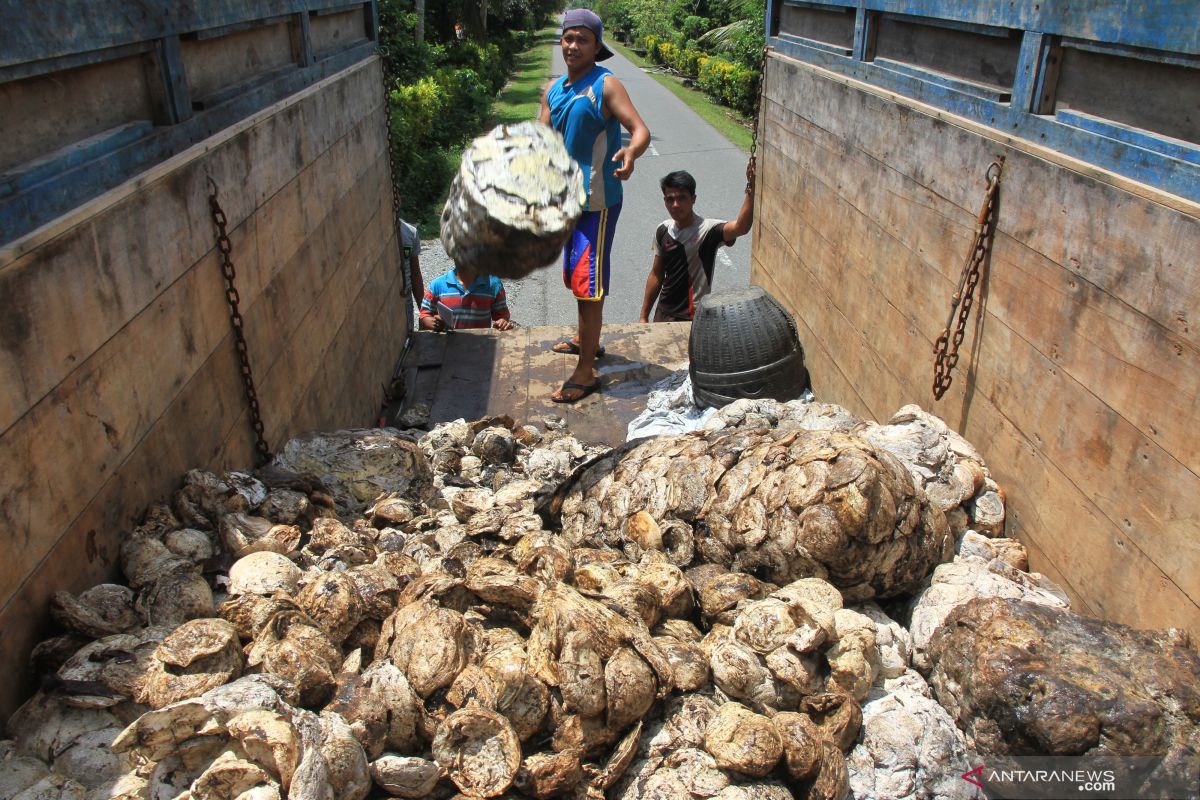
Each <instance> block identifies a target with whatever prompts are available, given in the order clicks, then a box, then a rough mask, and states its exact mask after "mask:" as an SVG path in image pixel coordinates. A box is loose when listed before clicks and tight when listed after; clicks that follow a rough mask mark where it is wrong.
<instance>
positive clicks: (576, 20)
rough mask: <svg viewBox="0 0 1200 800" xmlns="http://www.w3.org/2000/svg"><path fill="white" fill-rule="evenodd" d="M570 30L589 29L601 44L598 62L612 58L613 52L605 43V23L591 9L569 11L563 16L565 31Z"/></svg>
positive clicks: (597, 56)
mask: <svg viewBox="0 0 1200 800" xmlns="http://www.w3.org/2000/svg"><path fill="white" fill-rule="evenodd" d="M568 28H587V29H588V30H589V31H591V32H592V33H594V34H596V41H597V42H599V43H600V52H599V53H597V54H596V60H597V61H603V60H604V59H606V58H612V54H613V52H612V50H609V49H608V45H606V44H605V43H604V23H603V22H601V21H600V17H599V16H597V14H596V12H595V11H592V10H591V9H590V8H570V9H567V13H566V14H563V30H564V31H565V30H567V29H568Z"/></svg>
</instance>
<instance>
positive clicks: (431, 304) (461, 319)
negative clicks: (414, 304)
mask: <svg viewBox="0 0 1200 800" xmlns="http://www.w3.org/2000/svg"><path fill="white" fill-rule="evenodd" d="M439 303H441V304H442V305H444V306H446V307H447V308H449V309H450V310H451V311H452V312H453V313H454V328H455V330H462V329H466V328H490V327H492V322H493V321H495V320H500V319H508V318H509V313H508V302H507V301H506V300H505V298H504V284H503V283H501V282H500V279H499V278H497V277H495V276H494V275H480V276H478V277H477V278H475V280H474V281H472V282H471V285H470V286H469V287H467V288H465V289H464V288H463V285H462V281H460V280H459V279H458V270H457V269H452V270H450V271H449V272H447V273H446V274H445V275H439V276H438V277H437V278H434V279H433V281H432V282H431V283H430V284H429V288H427V289H426V290H425V297H424V299H422V300H421V316H422V317H436V316H438V304H439Z"/></svg>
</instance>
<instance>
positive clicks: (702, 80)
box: [696, 56, 758, 115]
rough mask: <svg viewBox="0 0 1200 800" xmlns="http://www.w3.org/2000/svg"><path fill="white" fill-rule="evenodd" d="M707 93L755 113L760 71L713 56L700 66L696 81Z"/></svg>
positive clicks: (721, 100)
mask: <svg viewBox="0 0 1200 800" xmlns="http://www.w3.org/2000/svg"><path fill="white" fill-rule="evenodd" d="M696 82H697V83H698V84H699V86H700V88H701V89H702V90H704V92H705V93H707V94H709V95H710V96H712V97H714V98H716V99H717V100H718V101H719V102H721V103H724V104H725V105H727V106H729V107H731V108H734V109H737V110H738V111H740V112H741V113H743V114H746V115H751V114H753V113H754V102H755V100H756V99H757V94H758V72H757V71H756V70H752V69H750V68H748V67H744V66H742V65H741V64H735V63H733V62H732V61H729V60H727V59H724V58H721V57H719V56H713V57H711V58H709V59H708V60H706V61H705V62H704V65H703V66H702V67H700V70H699V76H698V78H697V81H696Z"/></svg>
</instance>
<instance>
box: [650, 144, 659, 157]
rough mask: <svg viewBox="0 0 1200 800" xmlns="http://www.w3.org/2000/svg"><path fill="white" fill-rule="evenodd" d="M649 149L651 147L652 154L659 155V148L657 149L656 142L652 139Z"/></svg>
mask: <svg viewBox="0 0 1200 800" xmlns="http://www.w3.org/2000/svg"><path fill="white" fill-rule="evenodd" d="M649 149H650V155H652V156H657V155H658V150H657V149H656V148H655V147H654V142H653V141H651V142H650V148H649Z"/></svg>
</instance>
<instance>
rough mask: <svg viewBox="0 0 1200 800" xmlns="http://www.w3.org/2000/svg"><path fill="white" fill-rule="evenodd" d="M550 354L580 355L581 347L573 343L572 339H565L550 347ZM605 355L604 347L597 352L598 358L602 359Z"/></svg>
mask: <svg viewBox="0 0 1200 800" xmlns="http://www.w3.org/2000/svg"><path fill="white" fill-rule="evenodd" d="M550 352H552V353H559V354H561V355H567V356H577V355H579V345H577V344H575V343H574V342H572V341H571V340H570V339H563V340H562V341H560V342H555V343H554V344H552V345H551V346H550ZM603 355H604V347H603V346H602V347H601V348H600V349H599V350H597V351H596V358H601V357H603Z"/></svg>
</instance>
